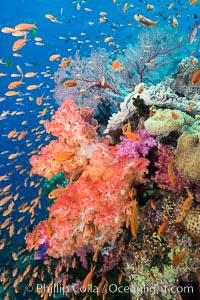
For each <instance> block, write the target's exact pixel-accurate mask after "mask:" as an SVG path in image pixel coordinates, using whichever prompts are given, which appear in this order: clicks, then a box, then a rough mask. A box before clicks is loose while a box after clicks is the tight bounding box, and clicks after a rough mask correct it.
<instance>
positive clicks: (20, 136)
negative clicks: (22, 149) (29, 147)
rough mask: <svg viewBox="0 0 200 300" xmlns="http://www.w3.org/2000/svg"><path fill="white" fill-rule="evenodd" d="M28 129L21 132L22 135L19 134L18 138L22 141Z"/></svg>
mask: <svg viewBox="0 0 200 300" xmlns="http://www.w3.org/2000/svg"><path fill="white" fill-rule="evenodd" d="M27 134H28V131H23V132H21V133H20V135H19V136H18V138H17V139H18V140H19V141H21V140H22V139H23V138H25V136H27Z"/></svg>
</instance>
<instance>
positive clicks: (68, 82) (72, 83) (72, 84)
mask: <svg viewBox="0 0 200 300" xmlns="http://www.w3.org/2000/svg"><path fill="white" fill-rule="evenodd" d="M63 86H64V87H75V86H77V82H76V81H75V80H73V79H70V80H66V81H64V82H63Z"/></svg>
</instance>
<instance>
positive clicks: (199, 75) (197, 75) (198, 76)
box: [192, 69, 200, 84]
mask: <svg viewBox="0 0 200 300" xmlns="http://www.w3.org/2000/svg"><path fill="white" fill-rule="evenodd" d="M197 82H200V69H198V70H197V71H196V72H194V74H193V75H192V84H195V83H197Z"/></svg>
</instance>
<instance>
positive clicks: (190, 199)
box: [175, 189, 194, 222]
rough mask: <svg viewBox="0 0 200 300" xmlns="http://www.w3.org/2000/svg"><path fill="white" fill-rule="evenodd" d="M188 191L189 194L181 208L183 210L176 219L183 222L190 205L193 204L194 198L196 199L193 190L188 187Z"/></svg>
mask: <svg viewBox="0 0 200 300" xmlns="http://www.w3.org/2000/svg"><path fill="white" fill-rule="evenodd" d="M186 191H187V194H188V196H187V198H186V199H185V201H184V203H183V206H182V209H181V211H182V213H181V215H180V216H178V217H177V218H176V220H175V221H176V222H181V221H182V220H183V219H184V218H185V216H186V214H187V212H188V210H189V209H190V207H191V205H192V202H193V199H194V198H193V195H192V194H191V192H190V191H189V190H188V189H186Z"/></svg>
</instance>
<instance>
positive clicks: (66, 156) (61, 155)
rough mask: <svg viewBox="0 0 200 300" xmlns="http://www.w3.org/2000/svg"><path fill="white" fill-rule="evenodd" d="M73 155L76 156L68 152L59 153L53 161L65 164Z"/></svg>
mask: <svg viewBox="0 0 200 300" xmlns="http://www.w3.org/2000/svg"><path fill="white" fill-rule="evenodd" d="M73 155H74V152H67V151H64V152H59V153H56V154H55V156H54V159H53V160H55V161H59V162H63V161H66V160H68V159H70V158H72V156H73Z"/></svg>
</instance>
